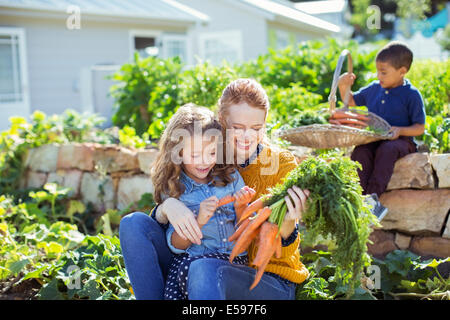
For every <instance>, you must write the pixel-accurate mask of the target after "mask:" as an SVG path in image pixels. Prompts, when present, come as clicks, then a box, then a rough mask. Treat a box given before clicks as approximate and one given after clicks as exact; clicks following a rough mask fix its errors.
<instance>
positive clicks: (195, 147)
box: [152, 104, 255, 300]
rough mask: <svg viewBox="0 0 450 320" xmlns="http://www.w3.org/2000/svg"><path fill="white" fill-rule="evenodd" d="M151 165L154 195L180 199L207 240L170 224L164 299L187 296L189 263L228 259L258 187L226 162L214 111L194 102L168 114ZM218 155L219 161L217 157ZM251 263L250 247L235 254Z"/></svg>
mask: <svg viewBox="0 0 450 320" xmlns="http://www.w3.org/2000/svg"><path fill="white" fill-rule="evenodd" d="M159 147H160V148H159V150H160V151H159V153H158V156H157V158H156V160H155V164H154V166H153V169H152V180H153V185H154V186H155V192H154V197H155V200H156V202H157V203H161V202H162V201H163V199H166V198H167V197H174V198H177V199H178V200H180V201H181V202H182V203H183V204H184V205H186V207H188V208H189V209H190V210H191V211H192V212H193V213H194V214H195V216H196V220H197V223H198V226H199V228H200V229H201V230H202V233H203V239H202V241H201V243H200V244H196V243H192V242H191V241H189V240H187V239H183V238H182V237H180V234H181V233H182V230H176V229H175V227H174V226H173V225H172V224H170V225H169V227H168V229H167V231H166V239H167V244H168V246H169V248H170V250H171V251H172V252H173V253H174V257H173V259H172V262H171V264H170V266H169V274H168V277H167V280H166V287H165V293H164V298H165V299H171V300H176V299H186V298H188V291H187V288H186V283H187V281H186V277H187V275H188V272H189V269H190V268H189V266H190V264H191V263H192V262H193V261H195V260H197V259H200V258H205V257H208V258H216V259H222V260H224V261H226V260H227V259H228V258H229V254H230V253H231V250H232V247H233V245H232V243H231V242H229V241H228V237H229V236H231V235H232V234H233V233H234V230H235V228H234V226H235V223H236V218H237V216H240V215H241V213H242V211H243V210H244V209H245V207H246V206H247V204H248V203H249V202H250V201H251V199H252V197H253V195H254V194H255V191H254V190H252V189H250V188H248V187H247V188H246V187H245V186H244V180H242V177H241V176H240V174H239V172H238V171H237V170H236V168H235V166H234V165H233V164H226V163H223V161H222V159H219V158H222V155H223V152H219V151H223V139H222V127H221V126H220V124H219V122H218V121H217V120H216V119H215V118H214V114H213V112H211V111H210V110H208V109H206V108H204V107H197V106H194V105H192V104H189V105H185V106H182V107H180V108H179V109H178V111H177V112H176V113H175V114H174V115H173V117H172V118H171V119H170V121H169V123H168V125H167V128H166V129H165V131H164V133H163V135H162V137H161V140H160V142H159ZM218 160H220V161H218ZM228 195H234V196H235V197H236V200H235V201H234V202H233V203H228V204H225V205H223V206H221V207H218V201H219V199H221V198H223V197H225V196H228ZM236 262H237V263H238V264H247V263H248V259H247V254H246V252H245V253H243V254H241V255H240V256H238V257H237V259H236Z"/></svg>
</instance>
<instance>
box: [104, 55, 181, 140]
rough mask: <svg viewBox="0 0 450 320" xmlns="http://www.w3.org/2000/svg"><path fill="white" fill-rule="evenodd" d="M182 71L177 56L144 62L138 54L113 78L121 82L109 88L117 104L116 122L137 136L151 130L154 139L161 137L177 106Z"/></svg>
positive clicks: (145, 60) (146, 59)
mask: <svg viewBox="0 0 450 320" xmlns="http://www.w3.org/2000/svg"><path fill="white" fill-rule="evenodd" d="M181 68H182V63H181V61H180V59H179V58H178V57H175V58H169V59H159V58H156V57H148V58H145V59H142V58H140V57H139V54H138V53H136V54H135V56H134V61H133V62H132V63H127V64H124V65H123V66H122V67H121V68H120V70H119V71H118V72H117V73H115V74H114V75H113V76H112V77H111V78H112V79H113V80H115V81H117V82H118V83H117V84H115V85H113V86H112V87H111V88H110V93H111V96H112V97H113V98H114V99H115V103H116V111H115V113H114V115H113V118H112V120H113V123H114V124H115V125H117V126H119V127H124V126H125V125H129V126H131V127H133V128H134V129H135V130H136V133H137V134H138V135H141V134H143V133H144V132H147V131H148V130H149V131H148V132H149V134H150V136H151V137H159V134H160V133H161V132H162V130H163V129H164V120H165V119H168V117H170V116H171V115H172V114H173V112H175V109H176V107H177V106H178V95H179V86H178V84H179V77H180V73H181ZM149 127H150V128H149Z"/></svg>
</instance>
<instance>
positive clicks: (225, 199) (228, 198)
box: [217, 194, 236, 207]
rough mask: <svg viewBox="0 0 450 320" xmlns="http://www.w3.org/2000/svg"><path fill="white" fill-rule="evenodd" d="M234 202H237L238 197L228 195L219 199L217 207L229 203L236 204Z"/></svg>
mask: <svg viewBox="0 0 450 320" xmlns="http://www.w3.org/2000/svg"><path fill="white" fill-rule="evenodd" d="M234 201H236V197H235V196H233V195H231V194H229V195H226V196H225V197H223V198H221V199H219V202H218V204H217V207H221V206H224V205H226V204H229V203H231V202H234Z"/></svg>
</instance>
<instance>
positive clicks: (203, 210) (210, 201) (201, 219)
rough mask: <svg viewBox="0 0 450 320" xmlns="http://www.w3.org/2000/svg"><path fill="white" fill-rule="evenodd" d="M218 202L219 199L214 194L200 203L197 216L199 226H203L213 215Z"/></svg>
mask: <svg viewBox="0 0 450 320" xmlns="http://www.w3.org/2000/svg"><path fill="white" fill-rule="evenodd" d="M218 202H219V199H218V198H217V197H216V196H212V197H209V198H207V199H205V200H203V201H202V202H201V203H200V210H199V212H198V216H197V223H198V224H199V225H200V228H201V227H202V226H204V225H205V224H206V223H207V222H208V221H209V219H211V217H212V216H213V215H214V212H215V211H216V209H217V204H218Z"/></svg>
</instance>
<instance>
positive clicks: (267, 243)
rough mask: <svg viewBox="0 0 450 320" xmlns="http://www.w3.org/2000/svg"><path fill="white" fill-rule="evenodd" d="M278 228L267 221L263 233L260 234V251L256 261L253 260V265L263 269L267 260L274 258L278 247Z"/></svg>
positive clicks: (262, 227)
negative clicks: (262, 266)
mask: <svg viewBox="0 0 450 320" xmlns="http://www.w3.org/2000/svg"><path fill="white" fill-rule="evenodd" d="M277 235H278V226H277V225H276V224H275V223H272V222H269V221H266V222H264V223H263V224H262V225H261V231H260V232H259V241H258V251H257V253H256V257H255V259H253V262H252V263H253V265H255V266H256V267H258V268H259V267H261V265H262V264H263V262H264V261H266V259H269V260H270V258H271V257H272V255H273V253H274V252H275V250H276V245H277V240H276V238H277Z"/></svg>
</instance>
